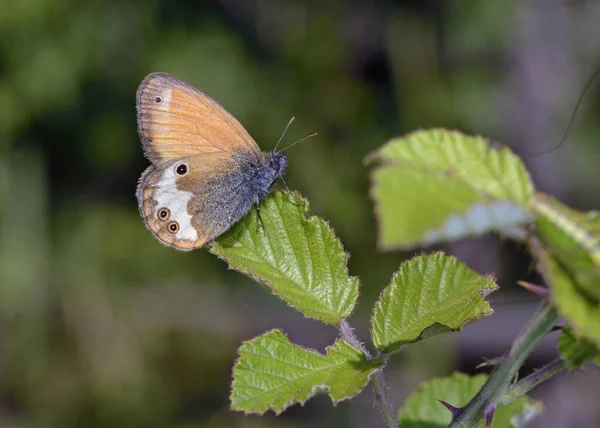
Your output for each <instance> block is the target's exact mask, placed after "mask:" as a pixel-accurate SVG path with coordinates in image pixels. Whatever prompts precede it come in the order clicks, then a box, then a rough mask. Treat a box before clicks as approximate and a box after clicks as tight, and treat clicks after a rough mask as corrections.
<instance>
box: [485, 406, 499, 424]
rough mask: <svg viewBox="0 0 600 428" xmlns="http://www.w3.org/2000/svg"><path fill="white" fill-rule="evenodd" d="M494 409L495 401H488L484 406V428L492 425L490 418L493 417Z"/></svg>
mask: <svg viewBox="0 0 600 428" xmlns="http://www.w3.org/2000/svg"><path fill="white" fill-rule="evenodd" d="M495 411H496V403H488V404H487V405H486V406H485V428H491V427H492V419H493V418H494V412H495Z"/></svg>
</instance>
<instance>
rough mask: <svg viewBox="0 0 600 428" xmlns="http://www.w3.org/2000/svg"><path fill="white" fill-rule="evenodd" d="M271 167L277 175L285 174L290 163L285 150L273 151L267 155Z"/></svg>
mask: <svg viewBox="0 0 600 428" xmlns="http://www.w3.org/2000/svg"><path fill="white" fill-rule="evenodd" d="M267 160H268V162H269V168H270V169H271V170H273V172H274V173H275V177H276V178H277V177H280V176H282V175H283V174H285V170H286V168H287V165H288V160H287V157H286V156H285V153H283V152H271V153H269V154H268V155H267Z"/></svg>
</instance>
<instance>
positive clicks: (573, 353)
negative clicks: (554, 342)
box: [558, 326, 600, 370]
mask: <svg viewBox="0 0 600 428" xmlns="http://www.w3.org/2000/svg"><path fill="white" fill-rule="evenodd" d="M558 350H559V351H560V356H561V357H562V359H563V360H564V361H565V363H566V364H567V367H569V368H570V369H571V370H575V369H578V368H580V367H581V366H582V365H583V363H585V362H586V361H591V362H593V363H595V364H597V365H600V349H598V347H597V346H596V345H595V344H594V343H592V342H590V341H589V340H587V339H586V338H585V337H579V336H577V335H576V334H575V332H574V331H573V329H571V328H570V327H569V326H565V327H564V328H563V331H562V333H561V334H560V337H559V338H558Z"/></svg>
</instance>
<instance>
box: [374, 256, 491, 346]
mask: <svg viewBox="0 0 600 428" xmlns="http://www.w3.org/2000/svg"><path fill="white" fill-rule="evenodd" d="M436 255H444V256H446V257H448V258H453V259H455V260H456V261H458V262H459V263H461V264H463V265H464V263H463V262H461V261H460V260H459V259H458V258H456V257H454V256H451V255H448V254H446V253H444V252H443V251H434V252H431V253H427V252H423V253H420V254H418V255H416V256H414V257H411V258H410V259H407V260H404V261H403V262H402V263H400V266H399V267H398V269H397V270H396V271H395V272H394V273H393V274H392V278H391V279H390V282H389V284H388V285H386V286H385V287H384V288H383V290H381V292H380V293H379V297H378V298H377V300H376V301H375V304H374V305H373V311H372V313H373V314H374V313H375V310H376V308H377V306H378V304H379V302H380V301H381V299H382V298H383V294H384V293H385V291H386V290H387V288H388V287H389V286H390V285H391V284H392V282H393V280H394V278H395V277H396V276H397V275H399V274H400V271H401V269H402V266H403V265H404V264H407V263H409V262H411V261H412V260H414V259H416V258H418V257H423V256H436ZM464 266H466V265H464ZM466 267H467V268H468V269H471V268H469V267H468V266H466ZM471 270H472V269H471ZM473 272H475V271H473ZM475 273H476V274H477V275H480V276H482V277H485V278H488V279H489V280H490V281H491V282H493V283H494V287H486V288H482V289H480V290H479V295H480V296H481V299H482V301H483V302H484V303H485V304H486V305H487V309H488V312H481V313H480V314H479V315H478V316H475V317H471V318H467V319H465V320H464V321H463V322H462V323H461V325H460V326H459V327H458V328H452V327H450V326H448V325H446V324H443V323H440V322H437V321H436V322H434V323H433V324H431V325H429V326H427V327H425V328H424V329H423V330H422V331H421V332H420V333H419V335H418V336H417V337H416V338H414V339H413V340H409V341H405V342H402V344H400V345H398V346H395V349H392V350H390V349H388V348H389V347H386V348H383V349H380V348H377V349H378V350H379V351H381V352H382V353H383V354H386V355H389V354H392V353H394V352H397V351H399V350H400V349H401V348H402V347H403V346H404V345H406V344H410V343H417V342H420V341H423V339H422V336H423V333H424V332H425V330H427V329H429V328H431V327H434V326H435V325H439V326H442V327H445V328H447V329H448V330H449V333H450V332H451V333H457V332H460V331H461V330H462V329H463V328H464V327H465V326H466V325H468V324H471V323H473V322H475V321H478V320H480V319H482V318H484V317H488V316H491V315H493V314H494V312H495V311H494V309H493V308H492V306H491V304H490V302H489V301H488V300H485V299H486V297H487V296H489V295H490V294H491V293H493V292H494V291H496V290H498V289H499V288H500V286H499V285H498V284H497V282H496V278H495V275H494V274H488V275H485V276H484V275H481V274H479V273H477V272H475ZM373 319H374V316H373V315H371V319H370V324H371V328H370V333H371V338H374V337H375V335H374V328H375V327H374V325H373ZM436 337H438V335H436V336H433V337H431V339H433V338H436ZM427 340H429V339H427ZM373 342H374V341H373Z"/></svg>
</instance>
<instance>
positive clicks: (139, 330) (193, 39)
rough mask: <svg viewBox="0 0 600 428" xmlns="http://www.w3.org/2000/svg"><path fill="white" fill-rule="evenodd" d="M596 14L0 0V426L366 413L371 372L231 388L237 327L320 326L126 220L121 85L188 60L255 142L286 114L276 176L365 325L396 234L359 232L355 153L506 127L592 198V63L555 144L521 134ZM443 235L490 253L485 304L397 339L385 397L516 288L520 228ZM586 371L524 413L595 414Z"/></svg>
mask: <svg viewBox="0 0 600 428" xmlns="http://www.w3.org/2000/svg"><path fill="white" fill-rule="evenodd" d="M598 22H600V2H597V1H569V0H520V1H519V0H513V1H494V0H479V1H476V0H452V1H451V0H447V1H444V0H421V1H419V0H406V1H391V0H387V1H386V0H380V1H366V0H363V1H359V0H357V1H353V2H343V1H316V0H315V1H306V2H302V1H277V0H258V1H257V0H254V1H252V0H250V1H243V0H221V1H200V0H195V1H192V0H188V1H174V0H162V1H159V0H148V1H139V2H134V1H126V0H122V1H117V0H113V1H109V0H85V1H84V0H0V426H2V427H14V428H17V427H19V428H21V427H22V428H26V427H36V428H37V427H173V428H184V427H185V428H187V427H221V426H223V427H229V426H231V427H281V428H287V427H299V426H303V427H304V426H309V427H329V426H332V427H365V426H369V427H371V426H372V427H377V426H381V422H380V420H379V416H378V415H377V414H376V411H375V410H374V409H373V405H372V396H371V392H370V391H368V390H367V391H365V392H363V393H362V394H360V395H359V396H358V397H357V398H356V399H355V400H351V401H348V402H343V403H341V404H340V405H338V406H337V407H335V408H332V406H331V404H330V401H329V399H328V398H327V397H324V396H321V397H317V398H315V399H313V400H311V401H310V402H309V403H307V404H306V405H305V406H304V407H300V406H295V407H293V408H291V409H290V410H289V411H287V412H286V413H284V414H283V415H282V416H280V417H277V418H276V417H274V416H272V415H269V416H266V417H262V418H259V417H256V416H249V417H245V416H243V415H241V414H239V413H232V412H230V411H229V410H228V394H229V383H230V370H231V367H232V364H233V362H234V360H235V358H236V348H237V347H238V345H239V344H240V342H241V341H242V340H245V339H249V338H251V337H254V336H256V335H258V334H260V333H261V332H263V331H265V330H267V329H269V328H274V327H281V328H282V329H283V330H284V331H285V332H286V333H287V334H289V336H290V339H292V340H293V341H295V342H297V343H300V344H302V345H304V346H311V347H313V348H316V349H318V350H320V351H324V348H325V347H326V346H327V345H329V344H331V343H332V342H333V340H334V337H335V334H336V332H335V331H334V330H333V329H331V328H329V327H325V326H322V325H320V324H318V323H316V322H313V321H310V320H306V319H303V318H302V316H301V315H299V314H298V313H296V312H294V311H293V310H292V309H290V308H288V307H286V306H285V305H284V304H282V303H281V302H279V301H278V300H277V299H276V298H275V297H274V296H271V295H270V294H269V293H267V292H266V291H265V290H264V289H263V288H261V287H260V286H259V285H258V284H256V283H254V282H251V281H250V280H248V279H246V278H245V277H243V276H242V275H240V274H238V273H235V272H232V271H228V270H227V267H226V265H225V264H224V263H222V262H221V261H218V260H217V259H216V258H215V257H214V256H211V255H210V254H208V252H207V251H206V250H199V251H194V252H191V253H180V252H177V251H175V250H172V249H167V248H164V247H162V246H161V245H159V244H158V242H157V241H156V240H155V239H154V238H153V237H152V236H151V234H150V233H149V232H148V231H147V230H146V229H145V228H144V225H143V223H142V220H141V219H140V217H139V214H138V210H137V205H136V200H135V196H134V193H135V187H136V183H137V179H138V177H139V176H140V174H141V172H142V171H143V170H144V168H145V167H146V165H147V161H146V160H145V159H144V157H143V155H142V152H141V148H140V143H139V140H138V137H137V132H136V118H135V92H136V89H137V85H138V84H139V83H140V82H141V80H142V79H143V78H144V76H146V75H147V74H148V73H150V72H153V71H167V72H170V73H173V74H175V75H177V76H179V77H181V78H183V79H185V80H188V81H190V82H191V83H193V84H195V85H196V86H198V87H200V88H202V89H204V90H205V91H207V92H208V93H209V94H211V95H212V96H213V97H214V98H216V99H217V100H219V102H220V103H221V104H222V105H224V106H225V107H226V108H227V109H228V110H229V111H230V112H231V113H232V114H234V115H235V116H236V117H237V118H238V119H239V120H240V122H241V123H242V124H244V126H245V127H246V128H247V129H248V131H249V132H250V133H251V134H252V135H253V136H254V138H255V139H256V141H257V142H258V144H259V145H260V146H261V148H262V149H263V150H269V149H272V148H273V146H274V145H275V142H276V141H277V139H278V137H279V135H280V133H281V131H282V130H283V128H284V126H285V124H286V123H287V121H288V119H289V118H290V117H291V116H292V115H294V116H296V121H295V122H294V124H293V126H292V127H291V129H290V131H289V132H288V134H287V135H286V138H285V140H284V143H285V142H287V143H290V142H292V141H293V140H294V139H296V138H299V137H301V136H303V135H305V134H307V133H310V132H318V133H319V136H318V137H317V138H314V139H310V140H308V141H306V142H303V143H302V144H299V145H298V146H295V147H294V148H293V149H291V150H290V151H289V152H288V157H289V159H290V167H289V170H288V174H287V177H286V181H287V183H288V185H289V187H290V188H292V189H297V190H298V191H300V192H301V193H302V194H304V195H305V196H306V197H307V198H308V199H309V200H310V202H311V210H312V213H313V214H316V215H319V216H321V217H323V218H326V219H327V220H328V221H329V222H330V224H331V225H332V226H333V227H334V229H335V230H336V233H337V234H338V236H339V237H340V238H341V239H342V241H343V242H344V245H345V246H346V248H347V249H348V250H349V251H350V252H351V255H352V258H351V260H350V270H351V273H352V274H354V275H360V277H361V281H362V288H361V300H360V303H361V305H360V308H359V310H358V311H357V313H356V314H355V315H354V316H353V318H352V319H351V322H352V323H353V325H354V326H355V327H357V331H358V334H359V335H360V336H361V337H362V338H363V340H367V338H368V328H369V327H368V315H369V312H370V309H371V307H372V304H373V302H374V301H375V299H376V298H377V296H378V294H379V292H380V291H381V288H382V287H383V286H385V285H386V283H387V281H388V280H389V278H390V276H391V274H392V272H393V271H394V270H395V269H396V268H397V266H398V264H399V263H400V262H401V261H402V260H403V259H404V258H406V257H408V256H410V254H407V253H395V254H381V253H378V251H377V248H376V242H375V231H376V224H375V220H374V218H373V215H372V206H371V202H370V200H369V197H368V186H369V179H368V169H367V168H366V167H365V166H364V164H363V158H364V157H365V155H366V154H367V153H369V152H370V151H372V150H375V149H376V148H377V147H379V146H380V145H381V144H383V143H384V142H386V141H387V140H388V139H390V138H392V137H394V136H398V135H402V134H404V133H407V132H409V131H412V130H415V129H418V128H427V127H448V128H456V129H460V130H462V131H465V132H468V133H474V134H481V135H484V136H487V137H491V138H493V139H494V140H497V141H499V142H502V143H505V144H508V145H510V146H512V147H513V148H514V150H515V151H516V152H517V153H519V154H520V155H522V156H523V157H524V158H525V162H526V163H527V165H528V167H529V168H530V169H531V171H532V173H533V176H534V180H535V182H536V184H537V185H538V188H539V189H540V190H544V191H548V192H551V193H553V194H554V195H555V196H557V197H558V198H559V199H561V200H563V201H564V202H567V203H569V204H572V205H573V206H575V207H578V208H581V209H592V208H598V207H600V192H599V191H598V189H599V183H598V181H599V178H600V171H599V165H600V143H599V142H600V121H598V113H599V111H600V84H598V85H595V86H593V87H592V89H591V90H590V92H589V94H588V96H587V98H586V99H585V101H584V103H583V105H582V108H581V110H580V112H579V113H578V116H577V119H576V120H575V123H574V126H573V128H572V130H571V132H570V134H569V137H568V138H567V140H566V142H565V144H564V145H563V146H562V147H561V148H559V149H557V150H555V151H553V152H552V153H550V154H548V155H544V156H535V155H534V153H537V152H540V151H543V150H545V149H548V148H550V147H552V146H553V145H555V144H557V143H558V142H559V140H560V138H561V136H562V133H563V132H564V130H565V128H566V125H567V122H568V118H569V116H570V114H571V113H572V111H573V108H574V105H575V102H576V99H577V97H578V96H579V94H580V91H581V89H582V88H583V86H584V84H585V81H586V79H587V78H588V77H589V76H590V75H591V74H592V73H593V71H594V69H595V67H597V66H598V63H599V62H600V61H599V60H600V26H598ZM399 197H402V195H399ZM443 249H444V250H446V251H449V252H451V253H452V254H454V255H456V256H457V257H459V258H460V259H461V260H463V261H465V262H466V263H468V264H469V265H470V266H472V267H474V268H475V269H477V270H478V271H480V272H483V273H491V272H495V274H496V277H497V278H498V280H499V282H500V285H501V286H502V287H503V289H502V291H500V292H499V293H496V296H493V300H494V307H495V308H496V310H497V314H496V315H495V316H493V317H492V318H490V319H489V320H485V321H483V322H481V323H477V324H476V325H474V326H472V327H470V328H467V329H466V330H465V331H464V332H463V333H461V334H459V335H453V336H450V337H447V338H444V339H441V340H438V341H436V342H434V343H430V344H424V345H417V346H414V347H413V348H411V349H410V350H408V351H407V352H404V353H403V354H402V355H400V356H399V357H398V358H396V359H395V360H394V361H393V362H392V363H391V364H390V366H389V369H388V374H389V378H388V379H389V386H390V387H391V388H392V396H393V399H394V402H395V403H396V404H398V405H399V404H400V403H401V402H402V400H403V399H404V397H405V396H406V395H407V394H408V393H410V392H411V391H413V390H414V389H415V388H416V387H417V385H418V384H419V382H421V381H423V380H426V379H430V378H431V377H433V376H441V375H446V374H448V373H450V372H451V371H452V370H454V369H459V370H463V371H469V372H472V371H473V370H475V369H474V367H475V365H476V364H477V363H479V362H481V357H484V356H485V357H493V356H496V355H498V354H500V353H501V352H502V351H503V350H504V349H505V348H506V347H507V346H508V344H509V343H510V341H511V339H512V338H513V337H514V335H515V334H516V333H517V331H518V330H519V327H520V326H521V325H522V323H523V322H524V321H525V320H526V319H527V318H528V316H529V314H530V313H531V311H532V310H533V308H535V302H533V299H531V298H530V297H529V296H527V295H526V294H522V293H520V292H519V290H517V289H516V286H515V285H514V283H515V280H516V279H524V278H526V277H528V275H530V277H531V275H532V274H530V269H529V268H530V265H529V259H528V258H527V255H526V253H525V252H524V251H523V250H522V249H521V248H518V247H515V246H513V245H510V244H509V243H506V242H504V241H500V240H498V239H496V238H494V237H485V238H480V239H473V240H469V241H465V242H461V243H456V244H452V245H447V246H444V247H443ZM426 250H430V249H426ZM534 278H535V277H534ZM553 340H555V337H551V338H550V339H549V341H548V342H544V344H542V346H541V347H540V349H538V350H537V351H536V352H535V353H534V354H533V356H532V359H531V362H530V364H529V365H528V368H527V370H530V369H531V367H534V366H535V365H539V364H542V363H543V362H545V361H547V360H549V359H550V358H552V356H553V355H554V354H555V350H554V346H553ZM599 380H600V376H599V374H598V373H597V372H594V371H588V372H586V373H585V374H581V373H580V374H572V375H565V376H562V377H559V378H558V379H556V380H554V381H553V382H551V383H548V384H545V385H544V386H542V387H540V388H539V389H538V390H536V391H535V392H534V394H533V395H534V396H535V397H536V398H541V399H542V400H544V402H545V405H546V408H547V411H546V413H545V415H544V416H543V417H541V418H539V419H538V420H537V421H536V422H535V423H534V424H533V425H532V426H535V427H543V426H556V427H559V426H575V425H573V424H574V423H575V422H574V421H577V424H576V426H578V427H588V426H589V427H596V426H599V425H600V410H599V409H598V407H597V397H598V393H600V390H599V388H600V387H598V386H597V385H598V384H600V382H599ZM561 391H563V392H562V393H561ZM564 391H568V394H566V393H565V392H564ZM594 397H596V398H594Z"/></svg>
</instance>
